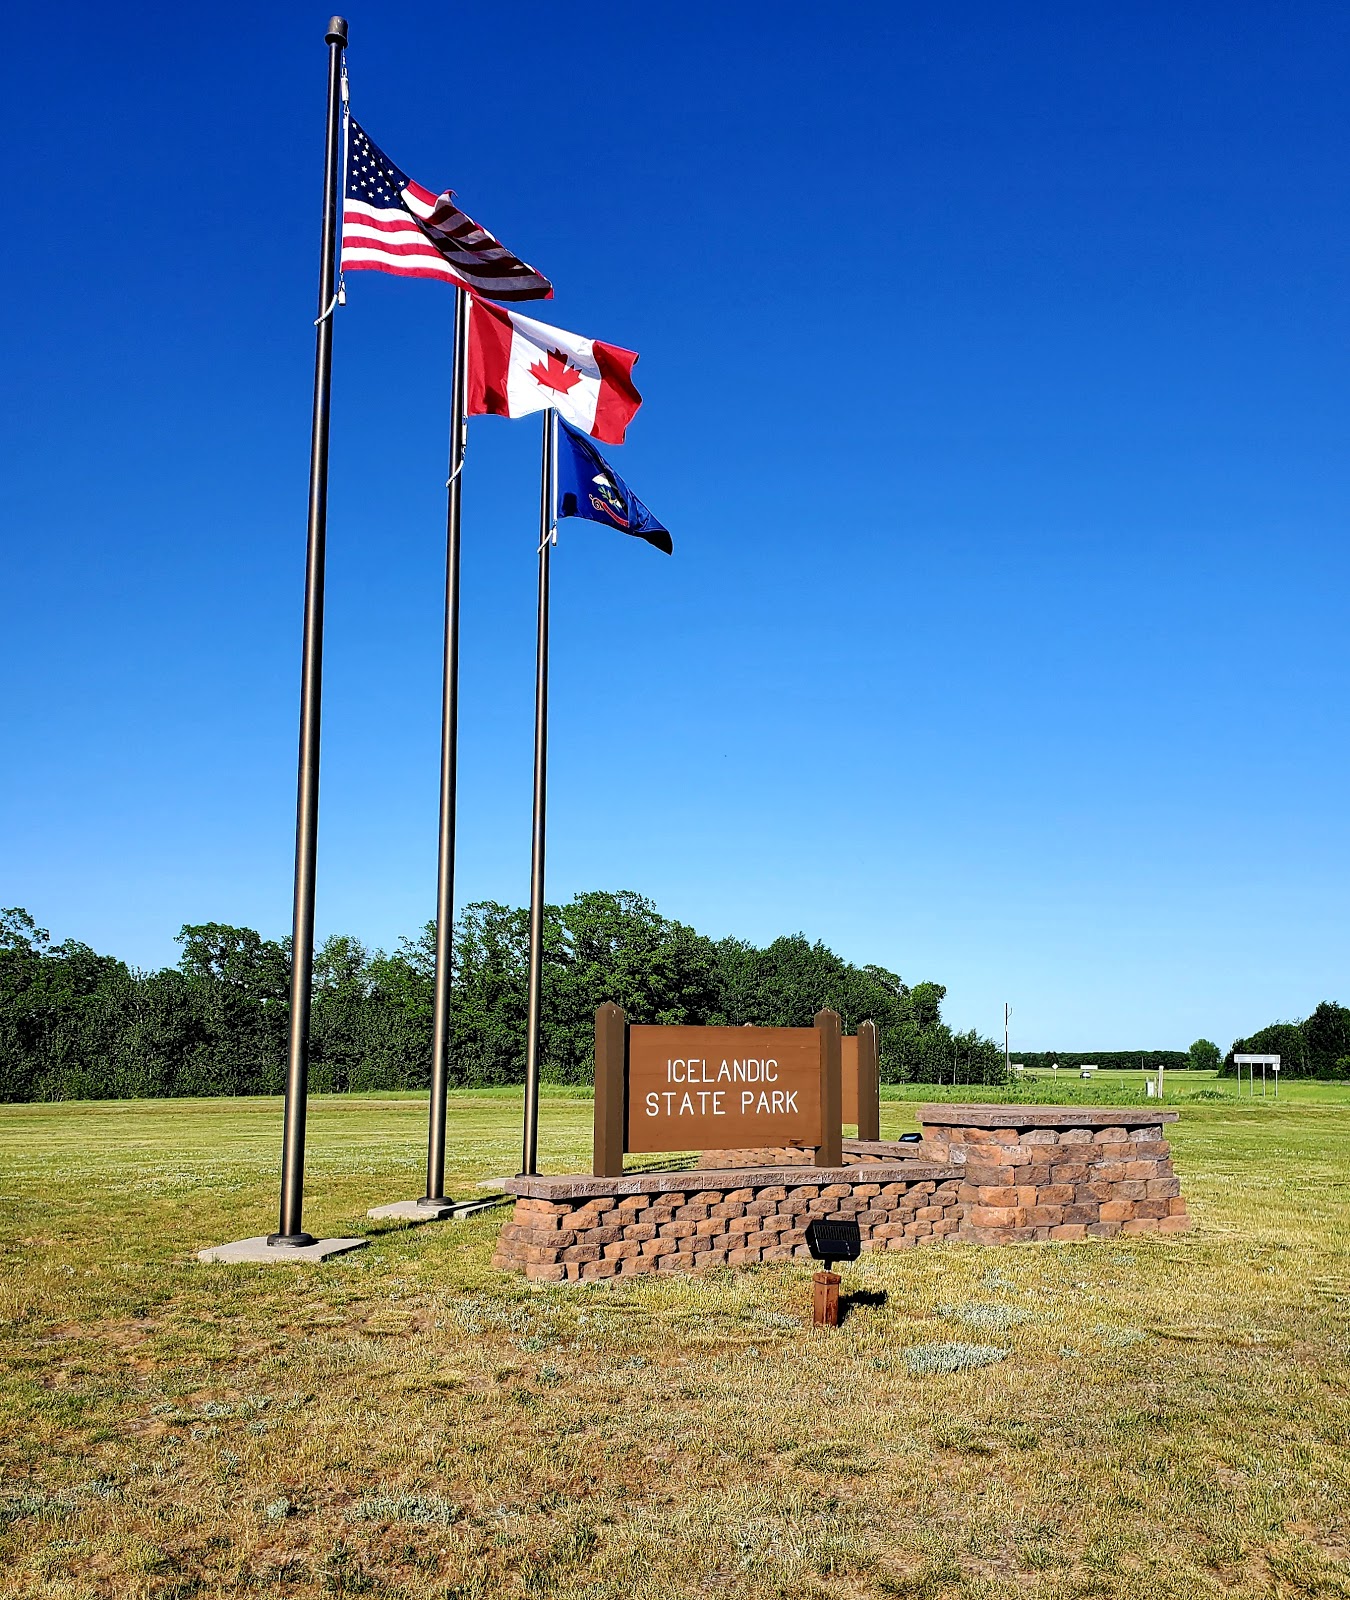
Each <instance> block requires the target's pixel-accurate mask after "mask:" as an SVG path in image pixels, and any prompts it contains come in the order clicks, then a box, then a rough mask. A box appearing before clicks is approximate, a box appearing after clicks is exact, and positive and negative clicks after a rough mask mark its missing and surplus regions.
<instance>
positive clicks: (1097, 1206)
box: [918, 1106, 1191, 1244]
mask: <svg viewBox="0 0 1350 1600" xmlns="http://www.w3.org/2000/svg"><path fill="white" fill-rule="evenodd" d="M918 1116H919V1121H920V1123H921V1124H922V1125H923V1133H924V1139H923V1148H924V1150H925V1152H926V1153H927V1154H928V1156H929V1158H930V1159H933V1160H937V1161H943V1162H950V1163H951V1164H952V1165H953V1166H954V1167H956V1168H958V1169H959V1170H960V1171H961V1173H962V1178H963V1181H962V1183H961V1187H960V1190H959V1194H960V1198H961V1201H962V1204H963V1206H964V1207H965V1212H964V1216H963V1221H962V1227H961V1230H960V1236H961V1238H962V1239H968V1240H970V1241H971V1242H972V1243H975V1244H1015V1243H1019V1242H1022V1241H1029V1240H1042V1239H1088V1238H1102V1239H1110V1238H1114V1237H1115V1235H1116V1234H1118V1233H1185V1232H1186V1231H1187V1230H1188V1229H1189V1228H1190V1226H1191V1220H1190V1217H1189V1216H1188V1214H1187V1212H1186V1202H1185V1200H1183V1199H1182V1197H1181V1183H1180V1181H1179V1180H1178V1178H1177V1176H1176V1174H1175V1172H1174V1171H1173V1169H1172V1160H1171V1150H1170V1147H1169V1145H1168V1144H1167V1143H1166V1141H1165V1140H1164V1139H1163V1136H1162V1126H1161V1125H1162V1123H1164V1122H1174V1121H1175V1120H1176V1116H1177V1114H1176V1112H1175V1111H1142V1110H1133V1109H1129V1110H1116V1109H1115V1108H1114V1107H1113V1108H1111V1109H1110V1110H1104V1109H1101V1108H1096V1107H1093V1108H1082V1107H1069V1106H1025V1107H1024V1106H923V1107H922V1108H921V1109H920V1111H919V1113H918Z"/></svg>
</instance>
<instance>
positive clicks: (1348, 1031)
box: [1303, 1000, 1350, 1078]
mask: <svg viewBox="0 0 1350 1600" xmlns="http://www.w3.org/2000/svg"><path fill="white" fill-rule="evenodd" d="M1303 1039H1304V1043H1305V1044H1306V1045H1307V1049H1308V1071H1309V1072H1310V1073H1311V1074H1312V1076H1313V1077H1314V1078H1342V1077H1344V1076H1345V1073H1344V1071H1343V1070H1342V1068H1341V1066H1340V1062H1341V1059H1342V1058H1343V1057H1344V1056H1350V1008H1347V1007H1345V1006H1338V1005H1336V1004H1335V1002H1334V1001H1331V1000H1323V1002H1322V1003H1321V1005H1319V1006H1318V1007H1317V1008H1316V1010H1315V1011H1314V1012H1313V1014H1312V1015H1311V1016H1310V1017H1308V1018H1307V1020H1306V1021H1305V1022H1304V1024H1303Z"/></svg>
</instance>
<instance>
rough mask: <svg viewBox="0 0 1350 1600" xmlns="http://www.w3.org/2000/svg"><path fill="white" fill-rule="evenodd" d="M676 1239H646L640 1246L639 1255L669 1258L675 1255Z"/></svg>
mask: <svg viewBox="0 0 1350 1600" xmlns="http://www.w3.org/2000/svg"><path fill="white" fill-rule="evenodd" d="M675 1249H676V1244H675V1240H674V1239H644V1240H643V1241H642V1243H641V1244H640V1245H639V1246H638V1253H639V1254H640V1255H644V1256H669V1255H673V1254H674V1253H675Z"/></svg>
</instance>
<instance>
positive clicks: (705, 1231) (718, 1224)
mask: <svg viewBox="0 0 1350 1600" xmlns="http://www.w3.org/2000/svg"><path fill="white" fill-rule="evenodd" d="M726 1231H727V1224H726V1218H725V1217H709V1218H708V1219H707V1220H706V1221H704V1222H699V1223H696V1224H695V1225H694V1232H695V1234H696V1235H697V1236H698V1237H699V1238H700V1239H715V1238H717V1236H718V1235H719V1234H724V1233H725V1232H726Z"/></svg>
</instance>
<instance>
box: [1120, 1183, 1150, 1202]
mask: <svg viewBox="0 0 1350 1600" xmlns="http://www.w3.org/2000/svg"><path fill="white" fill-rule="evenodd" d="M1147 1193H1148V1191H1147V1189H1145V1187H1144V1184H1143V1181H1142V1179H1138V1178H1125V1179H1123V1180H1122V1181H1121V1182H1120V1183H1118V1184H1117V1185H1116V1192H1115V1194H1114V1195H1113V1196H1112V1198H1113V1199H1115V1200H1142V1199H1144V1197H1145V1196H1146V1195H1147Z"/></svg>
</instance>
